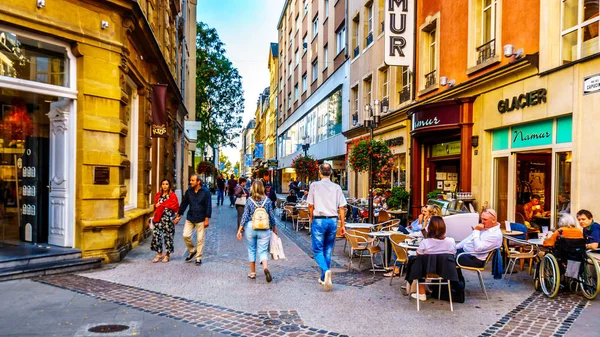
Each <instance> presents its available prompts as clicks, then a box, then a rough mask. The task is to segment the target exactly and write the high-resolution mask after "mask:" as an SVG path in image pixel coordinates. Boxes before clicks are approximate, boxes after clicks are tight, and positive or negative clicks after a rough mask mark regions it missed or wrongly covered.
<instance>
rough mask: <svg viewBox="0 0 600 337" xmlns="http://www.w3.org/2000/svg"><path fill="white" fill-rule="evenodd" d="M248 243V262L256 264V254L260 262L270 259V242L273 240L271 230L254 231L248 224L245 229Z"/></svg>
mask: <svg viewBox="0 0 600 337" xmlns="http://www.w3.org/2000/svg"><path fill="white" fill-rule="evenodd" d="M245 235H246V243H247V244H248V261H249V262H256V253H258V257H259V258H260V262H262V261H266V260H268V259H269V240H270V239H271V230H270V229H262V230H254V229H252V226H251V225H249V224H247V225H246V227H245Z"/></svg>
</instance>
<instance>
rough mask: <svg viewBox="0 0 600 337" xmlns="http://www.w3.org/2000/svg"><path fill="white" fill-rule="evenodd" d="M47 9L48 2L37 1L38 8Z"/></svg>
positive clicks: (44, 0)
mask: <svg viewBox="0 0 600 337" xmlns="http://www.w3.org/2000/svg"><path fill="white" fill-rule="evenodd" d="M44 7H46V0H37V8H38V9H39V8H44Z"/></svg>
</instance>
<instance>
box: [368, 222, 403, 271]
mask: <svg viewBox="0 0 600 337" xmlns="http://www.w3.org/2000/svg"><path fill="white" fill-rule="evenodd" d="M398 233H399V232H397V231H379V232H371V233H369V234H368V235H369V236H370V237H373V238H384V239H385V247H384V250H383V252H384V260H383V267H384V269H374V271H386V270H387V269H388V254H389V252H388V249H387V247H388V240H389V239H390V236H392V234H398Z"/></svg>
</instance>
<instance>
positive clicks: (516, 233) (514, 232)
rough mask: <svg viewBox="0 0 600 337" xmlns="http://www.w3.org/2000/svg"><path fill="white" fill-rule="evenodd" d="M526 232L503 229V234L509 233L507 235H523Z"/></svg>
mask: <svg viewBox="0 0 600 337" xmlns="http://www.w3.org/2000/svg"><path fill="white" fill-rule="evenodd" d="M523 234H525V233H523V232H521V231H510V232H507V231H506V230H505V229H503V230H502V235H507V236H519V235H523Z"/></svg>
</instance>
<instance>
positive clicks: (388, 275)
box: [383, 269, 400, 277]
mask: <svg viewBox="0 0 600 337" xmlns="http://www.w3.org/2000/svg"><path fill="white" fill-rule="evenodd" d="M392 275H394V277H399V276H400V270H398V269H396V270H394V271H390V272H388V273H385V274H383V276H384V277H392Z"/></svg>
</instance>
